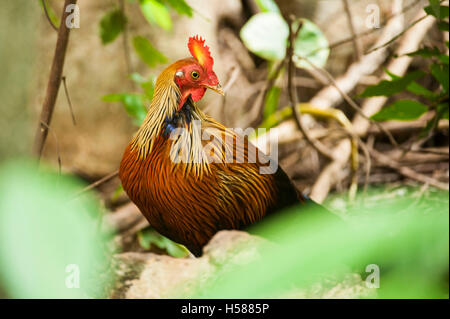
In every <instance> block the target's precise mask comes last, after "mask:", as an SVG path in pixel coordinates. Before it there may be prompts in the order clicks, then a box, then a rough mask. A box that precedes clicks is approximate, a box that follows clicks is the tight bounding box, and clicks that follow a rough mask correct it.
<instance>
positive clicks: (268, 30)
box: [240, 12, 289, 61]
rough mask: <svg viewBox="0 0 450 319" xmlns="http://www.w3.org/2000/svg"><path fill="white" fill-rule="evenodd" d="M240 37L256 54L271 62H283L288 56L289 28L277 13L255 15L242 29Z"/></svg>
mask: <svg viewBox="0 0 450 319" xmlns="http://www.w3.org/2000/svg"><path fill="white" fill-rule="evenodd" d="M240 36H241V39H242V41H243V42H244V44H245V46H246V47H247V48H248V49H249V50H250V51H251V52H253V53H254V54H256V55H258V56H260V57H262V58H264V59H266V60H269V61H274V60H282V59H283V58H284V56H285V55H286V45H287V39H288V36H289V27H288V25H287V23H286V22H285V21H284V19H283V17H282V16H281V15H280V14H279V13H276V12H263V13H258V14H255V15H254V16H253V17H251V18H250V19H249V20H248V21H247V23H246V24H245V25H244V26H243V27H242V29H241V32H240Z"/></svg>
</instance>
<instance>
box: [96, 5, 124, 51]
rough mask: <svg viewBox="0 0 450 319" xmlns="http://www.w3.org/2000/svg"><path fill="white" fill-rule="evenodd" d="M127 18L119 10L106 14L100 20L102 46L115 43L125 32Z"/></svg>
mask: <svg viewBox="0 0 450 319" xmlns="http://www.w3.org/2000/svg"><path fill="white" fill-rule="evenodd" d="M126 23H127V18H126V17H125V16H124V14H123V12H122V11H121V10H119V9H114V10H112V11H109V12H108V13H106V14H105V15H104V16H103V17H102V19H101V20H100V39H101V40H102V44H108V43H111V42H113V41H114V40H115V39H116V38H117V37H118V36H119V34H120V33H121V32H122V31H123V30H124V28H125V24H126Z"/></svg>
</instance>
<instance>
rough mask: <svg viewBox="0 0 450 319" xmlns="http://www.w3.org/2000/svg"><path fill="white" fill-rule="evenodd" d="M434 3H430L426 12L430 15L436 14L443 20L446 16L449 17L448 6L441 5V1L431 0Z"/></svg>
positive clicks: (436, 16)
mask: <svg viewBox="0 0 450 319" xmlns="http://www.w3.org/2000/svg"><path fill="white" fill-rule="evenodd" d="M430 2H432V3H433V4H430V5H429V6H427V7H425V12H426V13H427V14H429V15H432V16H434V17H435V18H436V19H438V20H443V19H445V18H448V13H449V10H448V9H449V8H448V6H441V5H439V1H433V0H432V1H430Z"/></svg>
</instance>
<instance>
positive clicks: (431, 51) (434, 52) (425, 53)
mask: <svg viewBox="0 0 450 319" xmlns="http://www.w3.org/2000/svg"><path fill="white" fill-rule="evenodd" d="M407 55H408V56H421V57H423V58H432V57H435V56H439V55H441V51H439V49H438V48H437V47H432V48H430V47H425V48H422V49H419V50H417V51H414V52H411V53H408V54H407Z"/></svg>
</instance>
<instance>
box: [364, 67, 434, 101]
mask: <svg viewBox="0 0 450 319" xmlns="http://www.w3.org/2000/svg"><path fill="white" fill-rule="evenodd" d="M424 75H425V72H422V71H414V72H411V73H408V74H406V75H405V76H403V77H396V78H394V79H393V80H391V81H388V80H383V81H381V82H380V83H378V84H376V85H373V86H369V87H368V88H366V89H365V90H364V92H363V93H361V96H362V97H372V96H392V95H394V94H396V93H400V92H402V91H404V90H405V89H406V88H407V87H408V86H409V85H410V84H411V83H412V82H413V81H415V80H417V79H419V78H421V77H423V76H424Z"/></svg>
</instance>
